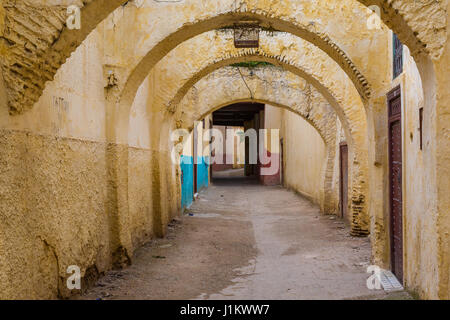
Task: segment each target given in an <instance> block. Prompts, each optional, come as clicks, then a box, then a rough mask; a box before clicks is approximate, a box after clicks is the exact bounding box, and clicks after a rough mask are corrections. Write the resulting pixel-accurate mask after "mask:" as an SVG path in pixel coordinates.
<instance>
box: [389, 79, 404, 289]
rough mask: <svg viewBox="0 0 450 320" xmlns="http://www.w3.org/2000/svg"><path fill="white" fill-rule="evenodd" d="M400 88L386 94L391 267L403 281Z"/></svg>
mask: <svg viewBox="0 0 450 320" xmlns="http://www.w3.org/2000/svg"><path fill="white" fill-rule="evenodd" d="M400 92H401V91H400V88H396V89H395V90H393V91H392V92H391V93H389V95H388V102H389V104H388V108H389V110H388V111H389V198H390V201H389V202H390V232H391V268H392V272H393V273H394V274H395V276H396V277H397V279H398V280H399V281H400V282H401V283H403V199H402V198H403V195H402V188H403V181H402V168H403V163H402V113H401V104H402V101H401V94H400Z"/></svg>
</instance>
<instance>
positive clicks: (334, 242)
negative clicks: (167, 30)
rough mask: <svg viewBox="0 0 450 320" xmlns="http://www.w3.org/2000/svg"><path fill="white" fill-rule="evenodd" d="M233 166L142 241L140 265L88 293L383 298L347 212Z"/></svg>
mask: <svg viewBox="0 0 450 320" xmlns="http://www.w3.org/2000/svg"><path fill="white" fill-rule="evenodd" d="M232 172H233V174H231V176H233V177H232V178H228V179H224V178H219V179H216V180H215V182H214V184H213V185H212V186H210V187H209V188H208V189H207V190H205V191H204V192H202V193H201V194H200V197H199V199H198V200H197V201H196V202H195V203H194V204H193V206H192V207H191V209H190V210H189V213H188V214H187V215H185V216H183V217H182V218H180V219H177V220H175V221H173V222H172V223H171V225H170V227H169V234H168V236H167V237H166V238H165V239H159V240H155V241H152V242H150V243H149V244H147V245H145V246H144V247H142V248H141V249H139V250H138V251H137V253H136V257H135V260H134V262H133V265H132V266H130V267H129V268H126V269H125V270H121V271H112V272H110V273H108V274H107V275H106V276H105V277H103V278H102V279H100V281H99V282H98V284H97V286H96V287H94V288H92V289H90V290H89V291H88V292H87V294H86V295H84V296H83V297H82V298H86V299H98V298H101V299H359V298H383V297H384V293H383V292H381V291H370V290H368V289H367V288H366V279H367V277H368V274H366V273H365V270H366V267H367V266H368V265H369V257H370V244H369V240H368V239H367V238H352V237H350V236H349V235H348V234H349V232H348V227H347V226H346V225H345V224H344V223H343V222H342V221H341V220H339V219H335V218H334V217H330V216H323V215H321V213H320V212H319V209H318V208H317V207H316V206H315V205H312V204H311V203H310V202H309V201H307V200H305V199H304V198H302V197H300V196H298V195H296V194H295V193H293V192H290V191H287V190H286V189H283V188H281V187H264V186H261V185H259V184H258V183H257V182H256V181H255V180H251V179H246V178H244V177H241V176H240V172H239V170H237V171H236V170H235V171H232ZM220 175H222V176H223V175H224V174H223V173H221V174H220ZM225 175H227V173H225ZM217 177H218V176H217V175H216V178H217Z"/></svg>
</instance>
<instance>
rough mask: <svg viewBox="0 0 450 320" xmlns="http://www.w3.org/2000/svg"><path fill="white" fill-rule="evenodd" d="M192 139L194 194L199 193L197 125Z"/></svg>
mask: <svg viewBox="0 0 450 320" xmlns="http://www.w3.org/2000/svg"><path fill="white" fill-rule="evenodd" d="M192 141H193V150H192V158H193V161H194V195H195V194H196V193H197V169H198V168H197V164H198V159H197V158H198V156H197V153H198V132H197V125H195V126H194V130H193V135H192Z"/></svg>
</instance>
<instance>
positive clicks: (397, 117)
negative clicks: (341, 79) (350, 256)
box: [387, 85, 405, 284]
mask: <svg viewBox="0 0 450 320" xmlns="http://www.w3.org/2000/svg"><path fill="white" fill-rule="evenodd" d="M398 98H400V112H399V113H396V114H394V115H393V114H392V110H391V106H392V102H393V101H394V100H396V99H398ZM402 104H403V99H402V91H401V85H398V86H396V87H395V88H394V89H392V90H391V91H389V93H388V94H387V118H388V119H387V129H388V172H389V180H388V197H389V242H390V245H389V246H390V260H391V261H390V267H391V270H392V271H394V266H395V263H396V258H395V248H394V224H393V188H392V178H393V171H392V163H393V159H392V149H391V148H392V144H391V143H392V138H393V137H392V132H391V126H392V124H393V123H395V122H399V123H400V144H401V150H400V154H401V170H400V174H401V179H400V192H401V213H400V215H401V227H402V228H401V232H400V235H399V236H400V238H401V263H402V266H401V270H402V277H401V278H400V279H398V281H399V282H400V283H402V284H403V281H404V271H405V264H404V261H405V259H404V253H405V245H404V201H403V187H404V181H403V179H404V172H403V170H404V165H403V161H404V154H403V144H404V141H403V117H402ZM396 277H397V278H398V276H397V275H396Z"/></svg>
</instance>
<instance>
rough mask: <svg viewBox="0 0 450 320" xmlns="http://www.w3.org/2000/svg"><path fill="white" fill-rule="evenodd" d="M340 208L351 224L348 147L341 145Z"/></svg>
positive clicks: (344, 144) (343, 216)
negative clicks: (349, 212)
mask: <svg viewBox="0 0 450 320" xmlns="http://www.w3.org/2000/svg"><path fill="white" fill-rule="evenodd" d="M340 168H341V169H340V195H341V196H340V198H341V199H340V207H341V216H342V218H344V219H346V220H347V221H349V222H351V220H350V217H349V214H348V211H349V210H348V146H347V144H346V143H341V146H340Z"/></svg>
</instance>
